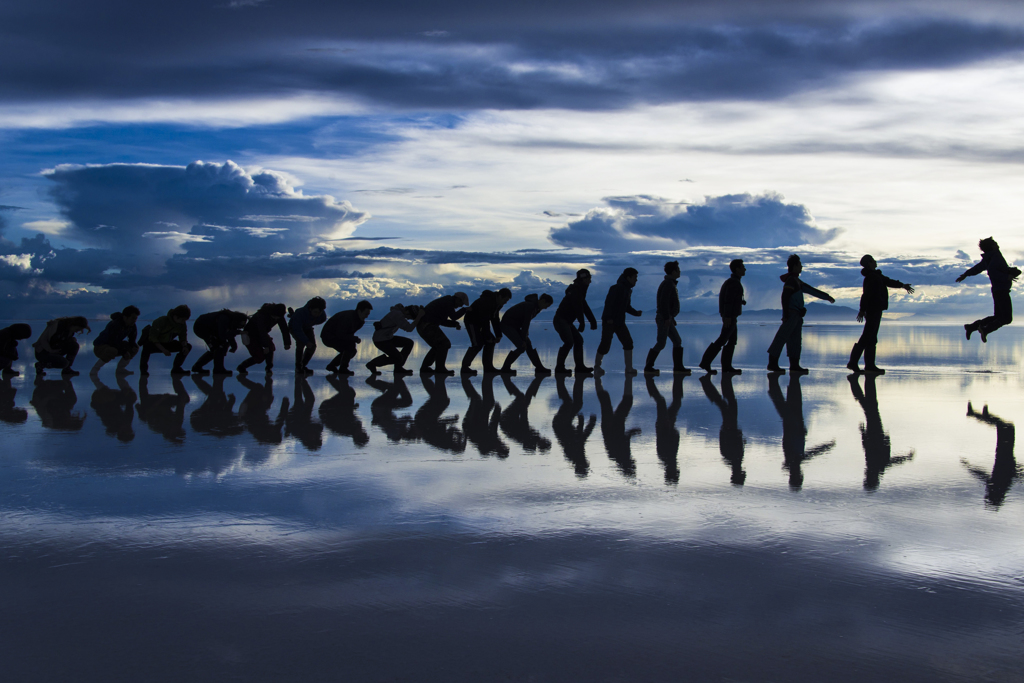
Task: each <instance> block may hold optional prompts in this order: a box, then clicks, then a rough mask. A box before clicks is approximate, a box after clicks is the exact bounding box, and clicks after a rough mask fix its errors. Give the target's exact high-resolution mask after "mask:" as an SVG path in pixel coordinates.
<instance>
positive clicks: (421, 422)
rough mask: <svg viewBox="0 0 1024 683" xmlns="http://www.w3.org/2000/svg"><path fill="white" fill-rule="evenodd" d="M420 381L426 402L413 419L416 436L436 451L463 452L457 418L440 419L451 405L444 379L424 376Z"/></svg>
mask: <svg viewBox="0 0 1024 683" xmlns="http://www.w3.org/2000/svg"><path fill="white" fill-rule="evenodd" d="M420 381H421V382H422V383H423V388H424V389H425V390H426V392H427V400H426V401H424V402H423V405H421V406H420V407H419V410H417V411H416V415H415V417H414V418H413V423H414V424H415V426H416V435H417V436H418V437H419V439H420V440H421V441H423V443H425V444H427V445H429V446H432V447H434V448H436V449H438V450H442V451H446V452H448V453H462V452H464V451H465V450H466V435H465V434H463V433H462V431H461V430H459V428H458V427H457V426H456V425H457V424H459V416H458V415H449V416H447V417H441V415H442V414H443V413H444V411H445V410H447V409H448V406H449V405H450V404H451V399H450V398H448V388H447V387H446V386H445V377H444V376H440V377H437V378H436V379H434V378H432V377H431V376H430V375H424V376H422V377H420Z"/></svg>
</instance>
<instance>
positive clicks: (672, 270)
mask: <svg viewBox="0 0 1024 683" xmlns="http://www.w3.org/2000/svg"><path fill="white" fill-rule="evenodd" d="M680 275H681V273H680V271H679V261H669V262H668V263H666V264H665V279H664V280H662V281H661V284H660V285H658V294H657V298H656V302H657V303H656V308H655V313H654V323H655V324H656V325H657V326H658V333H657V337H656V338H655V341H654V346H652V347H651V350H650V351H648V352H647V361H646V362H645V363H644V374H645V375H658V374H660V373H661V371H660V370H658V369H657V368H655V367H654V363H655V362H656V361H657V360H658V354H660V353H661V350H662V349H663V348H665V342H666V341H668V340H669V339H671V340H672V372H674V373H676V374H686V375H688V374H690V370H689V369H688V368H687V367H686V366H685V365H683V340H682V339H680V338H679V332H678V331H677V330H676V316H677V315H679V289H678V287H679V276H680Z"/></svg>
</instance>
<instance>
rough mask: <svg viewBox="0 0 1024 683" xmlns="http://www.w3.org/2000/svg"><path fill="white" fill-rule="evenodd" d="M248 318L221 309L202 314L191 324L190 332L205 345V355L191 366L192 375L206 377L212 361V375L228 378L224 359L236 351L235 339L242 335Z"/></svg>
mask: <svg viewBox="0 0 1024 683" xmlns="http://www.w3.org/2000/svg"><path fill="white" fill-rule="evenodd" d="M247 322H249V316H247V315H246V314H245V313H241V312H239V311H231V310H228V309H226V308H225V309H223V310H220V311H214V312H213V313H203V314H202V315H201V316H199V317H198V318H196V321H195V322H194V323H192V332H193V333H194V334H195V335H196V337H198V338H199V339H202V340H203V341H204V342H205V343H206V353H204V354H203V355H201V356H199V358H198V359H196V362H195V363H193V364H192V374H193V375H196V374H198V375H208V374H210V371H209V370H207V369H205V366H206V364H207V363H209V362H210V361H211V360H212V361H213V374H214V375H222V376H224V377H228V376H230V375H231V371H230V370H228V369H227V368H225V367H224V358H226V357H227V355H228V352H229V351H230V352H231V353H234V352H235V351H237V350H238V342H237V341H236V338H237V337H238V335H240V334H241V333H242V330H243V329H244V328H245V324H246V323H247Z"/></svg>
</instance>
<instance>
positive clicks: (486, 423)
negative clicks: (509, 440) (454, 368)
mask: <svg viewBox="0 0 1024 683" xmlns="http://www.w3.org/2000/svg"><path fill="white" fill-rule="evenodd" d="M462 390H463V391H465V392H466V398H468V399H469V406H468V407H467V408H466V414H465V415H464V416H463V417H462V433H463V434H465V435H466V441H468V442H470V443H472V444H473V445H474V446H476V449H477V451H478V452H479V453H480V455H496V456H498V457H499V458H507V457H508V453H509V448H508V444H506V443H505V442H504V441H502V439H501V437H500V436H498V423H499V421H500V420H501V406H500V405H498V403H497V402H496V401H495V400H494V375H493V374H489V375H487V376H486V377H484V378H483V379H482V380H481V382H480V391H481V392H482V394H483V395H482V396H481V395H480V394H479V393H477V391H476V388H475V387H474V386H473V382H472V381H471V380H470V379H469V377H468V376H463V378H462Z"/></svg>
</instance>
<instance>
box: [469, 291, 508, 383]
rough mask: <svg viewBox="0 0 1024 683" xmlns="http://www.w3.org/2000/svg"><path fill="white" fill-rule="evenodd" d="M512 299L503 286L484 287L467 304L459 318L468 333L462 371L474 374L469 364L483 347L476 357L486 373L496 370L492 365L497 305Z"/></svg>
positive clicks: (498, 338)
mask: <svg viewBox="0 0 1024 683" xmlns="http://www.w3.org/2000/svg"><path fill="white" fill-rule="evenodd" d="M511 299H512V292H511V291H509V290H508V289H507V288H505V287H503V288H501V289H499V290H498V291H497V292H492V291H491V290H489V289H485V290H484V291H483V292H482V293H481V294H480V297H479V298H478V299H477V300H476V301H474V302H473V303H471V304H470V305H469V310H468V311H466V313H465V315H464V316H463V318H462V322H464V323H465V324H466V334H468V335H469V348H468V349H466V353H465V355H464V356H463V357H462V374H463V375H475V374H476V370H474V369H473V368H472V367H470V366H471V365H472V363H473V359H474V358H476V355H477V354H478V353H480V351H481V350H483V354H481V356H480V359H481V362H482V364H483V366H484V372H485V373H486V374H490V375H493V374H495V373H497V372H498V369H497V368H496V367H494V346H495V345H496V344H497V343H498V342H500V341H501V318H500V317H499V313H501V308H502V306H504V305H505V304H507V303H508V302H509V301H510V300H511Z"/></svg>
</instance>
